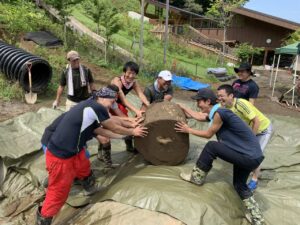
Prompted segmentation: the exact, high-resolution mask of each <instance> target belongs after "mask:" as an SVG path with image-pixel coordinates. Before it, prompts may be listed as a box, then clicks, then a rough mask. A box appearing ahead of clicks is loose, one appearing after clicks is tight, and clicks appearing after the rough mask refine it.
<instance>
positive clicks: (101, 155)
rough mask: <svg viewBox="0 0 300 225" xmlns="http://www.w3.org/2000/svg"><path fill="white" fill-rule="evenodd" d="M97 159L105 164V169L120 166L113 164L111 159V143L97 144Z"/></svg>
mask: <svg viewBox="0 0 300 225" xmlns="http://www.w3.org/2000/svg"><path fill="white" fill-rule="evenodd" d="M98 159H99V160H100V161H103V162H104V163H105V167H106V168H115V167H118V166H120V164H117V163H113V162H112V159H111V143H110V142H108V143H106V144H99V147H98Z"/></svg>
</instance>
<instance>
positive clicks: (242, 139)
mask: <svg viewBox="0 0 300 225" xmlns="http://www.w3.org/2000/svg"><path fill="white" fill-rule="evenodd" d="M67 60H68V65H67V66H66V69H65V70H64V71H63V73H62V75H61V80H60V85H59V87H58V90H57V97H56V100H55V101H54V103H53V107H54V108H56V107H58V106H59V104H60V101H61V96H62V94H63V91H64V89H65V87H67V100H66V112H65V113H63V114H62V115H61V116H59V117H58V118H57V119H55V120H54V121H53V122H52V124H51V125H50V126H48V127H47V128H46V129H45V132H44V135H43V138H42V145H43V149H44V151H45V155H46V169H47V171H48V179H47V192H46V197H45V201H44V202H43V205H42V207H39V209H38V211H37V220H36V224H38V225H50V224H51V222H52V218H53V217H54V216H55V215H56V214H57V213H58V212H59V210H60V208H61V207H62V206H63V204H64V203H65V201H66V199H67V197H68V194H69V192H70V189H71V186H72V184H73V182H74V181H76V182H78V183H80V184H81V185H82V186H83V188H84V190H85V191H86V193H87V194H93V193H94V192H95V191H97V190H98V189H97V188H96V186H95V176H94V175H93V173H92V170H91V166H90V161H89V153H88V150H87V141H88V140H90V139H92V138H94V137H95V138H96V139H97V140H98V141H99V148H98V159H99V160H101V161H103V162H104V163H105V165H106V166H107V167H111V168H114V167H116V166H118V165H117V164H114V163H113V162H112V157H111V143H110V139H111V138H119V139H124V140H125V144H126V150H127V151H130V152H135V151H136V150H135V149H134V145H133V142H132V140H133V137H134V136H139V137H144V136H146V135H147V128H145V127H143V126H142V125H141V124H140V123H141V121H142V119H141V118H142V115H143V113H144V112H145V110H146V109H147V107H148V106H149V105H150V104H151V103H153V102H156V101H164V100H166V101H171V99H172V97H173V88H172V85H171V83H172V74H171V72H170V71H167V70H164V71H161V72H160V73H159V74H158V76H157V79H156V80H155V82H154V83H153V84H151V85H150V86H148V87H146V88H145V90H144V91H142V88H141V87H140V85H139V84H138V82H137V81H136V76H137V74H138V73H139V66H138V65H137V64H136V63H134V62H127V63H126V64H125V65H124V67H123V73H122V75H121V76H118V77H115V78H113V79H112V81H111V84H109V85H108V86H107V87H103V88H101V89H99V90H96V88H95V82H94V79H93V76H92V73H91V71H90V70H89V69H88V68H86V67H85V66H83V65H82V64H81V63H80V56H79V54H78V52H76V51H70V52H69V53H68V54H67ZM235 70H236V72H237V73H238V75H239V79H238V80H236V81H235V82H234V83H233V85H232V86H231V85H221V86H220V87H219V88H218V93H217V96H216V95H215V94H214V92H213V91H212V90H211V89H200V90H199V91H198V92H197V95H196V96H194V97H193V99H194V100H196V101H197V104H198V107H199V108H200V109H201V112H196V111H193V110H191V109H189V108H187V107H185V106H183V105H180V107H181V108H182V110H183V111H184V112H185V114H186V115H187V117H192V118H194V119H196V120H199V121H209V122H210V127H209V129H208V130H207V131H199V130H195V129H192V128H190V127H188V125H187V124H185V123H181V122H178V123H177V124H176V127H175V128H174V129H175V130H176V131H177V132H184V133H190V134H194V135H197V136H200V137H204V138H211V137H212V136H213V135H214V134H216V136H217V139H218V141H209V142H208V143H207V144H206V145H205V147H204V149H203V151H202V153H201V154H200V157H199V159H198V161H197V163H196V166H195V167H194V169H193V170H192V172H191V173H182V174H180V177H181V178H182V179H184V180H186V181H189V182H192V183H194V184H197V185H202V184H203V183H204V180H205V177H206V175H207V173H208V172H209V170H210V169H211V168H212V162H213V160H214V159H216V158H217V157H219V158H221V159H223V160H225V161H227V162H230V163H232V164H233V165H234V171H233V177H234V178H233V184H234V188H235V189H236V191H237V193H238V194H239V195H240V197H241V198H242V200H243V202H244V203H245V206H246V208H247V209H248V210H249V212H250V216H251V218H250V219H251V221H252V223H253V224H257V225H260V224H264V219H263V216H262V214H261V212H260V210H259V207H258V205H257V203H256V201H255V200H254V198H253V194H252V192H253V190H255V188H256V187H257V180H258V173H259V165H260V164H261V162H262V161H263V159H264V156H263V152H262V150H263V149H264V148H265V146H266V144H267V143H268V141H269V139H270V136H271V133H272V125H271V122H270V120H269V119H268V118H266V117H265V116H264V115H263V114H262V113H261V112H260V111H259V110H258V109H257V108H256V107H255V106H254V100H255V99H256V98H257V95H258V86H257V85H256V83H255V82H254V81H253V80H252V79H251V78H250V76H251V74H252V72H251V65H249V64H247V63H246V64H241V66H240V67H239V68H235ZM132 90H134V91H135V93H136V95H137V96H138V98H139V99H140V101H141V103H142V107H141V108H140V109H139V108H136V107H135V106H134V105H133V104H132V103H131V102H130V101H129V100H128V99H127V98H126V95H127V94H128V93H129V92H131V91H132ZM128 110H130V111H131V112H133V113H134V114H135V115H136V117H134V118H130V117H128ZM249 127H250V128H249ZM251 171H254V172H253V176H252V179H251V181H250V183H249V184H248V185H247V179H248V176H249V174H250V173H251Z"/></svg>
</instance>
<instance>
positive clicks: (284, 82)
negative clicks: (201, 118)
mask: <svg viewBox="0 0 300 225" xmlns="http://www.w3.org/2000/svg"><path fill="white" fill-rule="evenodd" d="M83 64H85V65H86V66H87V67H89V68H90V69H91V71H92V73H93V75H94V78H95V83H96V87H97V88H99V87H102V86H104V85H106V84H107V83H109V81H110V80H111V79H112V77H114V76H116V75H118V74H114V73H112V72H111V71H110V70H108V69H105V68H102V67H99V66H96V65H94V64H91V63H88V62H84V61H83ZM257 72H258V73H259V74H260V76H259V77H255V78H253V79H254V80H255V81H256V82H257V83H258V85H259V87H260V93H259V98H258V99H257V101H256V106H257V107H258V108H259V109H260V110H261V111H262V112H264V113H266V114H275V115H283V116H291V117H298V118H300V117H299V116H300V111H299V108H298V109H295V107H294V108H293V109H291V108H288V107H286V106H283V105H280V104H278V103H276V102H274V101H272V100H271V93H272V90H271V88H270V86H269V80H270V72H269V71H257ZM231 82H232V81H230V83H231ZM220 84H222V83H221V82H220V83H214V84H212V87H213V88H214V89H216V88H217V87H218V86H219V85H220ZM277 84H278V88H276V89H275V94H274V96H276V97H278V98H279V97H280V96H281V93H283V92H284V91H286V90H288V89H289V88H290V87H291V84H292V76H291V75H289V74H288V73H287V72H285V71H281V72H280V73H279V74H278V82H277ZM194 94H195V93H194V92H190V91H183V90H175V94H174V97H175V98H179V99H181V100H186V101H190V100H191V99H190V97H191V96H192V95H194ZM54 99H55V96H53V98H38V101H37V103H36V104H34V105H28V104H26V103H25V102H24V100H23V101H11V102H5V101H2V100H0V121H4V120H7V119H10V118H13V117H15V116H17V115H20V114H23V113H25V112H30V111H37V110H38V109H40V108H41V107H51V105H52V102H53V101H54ZM64 102H65V99H62V100H61V104H64Z"/></svg>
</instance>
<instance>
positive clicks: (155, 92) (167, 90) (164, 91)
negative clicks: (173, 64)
mask: <svg viewBox="0 0 300 225" xmlns="http://www.w3.org/2000/svg"><path fill="white" fill-rule="evenodd" d="M144 95H145V96H146V98H147V99H148V101H149V102H150V103H153V102H156V101H163V100H167V101H171V99H172V98H173V87H172V74H171V72H170V71H168V70H163V71H161V72H160V73H159V74H158V77H157V79H156V80H155V82H154V83H153V84H151V85H150V86H148V87H146V88H145V90H144ZM143 108H145V106H144V105H143Z"/></svg>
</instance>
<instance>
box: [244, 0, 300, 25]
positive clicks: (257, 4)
mask: <svg viewBox="0 0 300 225" xmlns="http://www.w3.org/2000/svg"><path fill="white" fill-rule="evenodd" d="M244 7H245V8H248V9H252V10H255V11H258V12H262V13H265V14H269V15H272V16H276V17H280V18H283V19H286V20H291V21H294V22H297V23H300V0H250V1H249V2H248V3H247V4H246V5H245V6H244Z"/></svg>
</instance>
